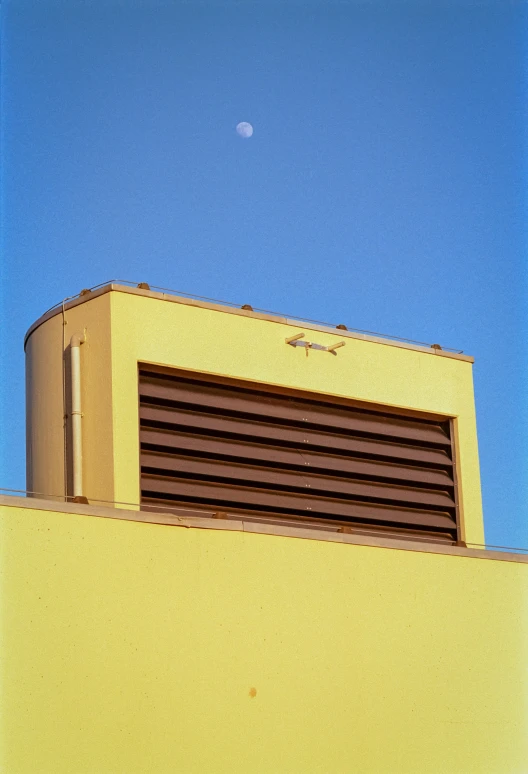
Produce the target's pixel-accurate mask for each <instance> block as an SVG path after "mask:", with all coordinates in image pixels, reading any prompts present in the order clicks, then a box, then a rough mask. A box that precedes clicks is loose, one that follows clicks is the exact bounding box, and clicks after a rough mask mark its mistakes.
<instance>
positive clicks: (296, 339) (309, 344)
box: [285, 333, 346, 357]
mask: <svg viewBox="0 0 528 774" xmlns="http://www.w3.org/2000/svg"><path fill="white" fill-rule="evenodd" d="M304 336H305V334H304V333H297V334H296V335H295V336H290V337H289V338H288V339H285V341H286V344H289V345H290V347H304V348H305V349H306V357H308V353H309V352H310V350H311V349H320V350H322V351H323V352H330V354H332V355H337V352H336V349H339V347H344V346H345V344H346V341H338V342H337V344H331V345H330V346H329V347H325V346H323V345H322V344H316V343H315V341H301V339H304Z"/></svg>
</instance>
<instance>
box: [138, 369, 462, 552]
mask: <svg viewBox="0 0 528 774" xmlns="http://www.w3.org/2000/svg"><path fill="white" fill-rule="evenodd" d="M139 390H140V408H139V414H140V442H141V491H142V505H143V507H154V506H153V504H154V503H155V504H156V507H159V505H160V504H161V505H163V504H166V506H167V508H171V507H176V506H181V507H184V508H185V509H186V510H189V509H191V510H192V509H193V508H194V509H197V510H204V509H205V510H209V511H211V510H213V511H214V510H222V511H226V512H228V513H232V514H233V515H234V516H235V517H236V516H237V515H238V517H239V518H240V517H244V514H246V515H248V516H251V517H252V518H260V519H263V518H264V519H277V518H284V519H294V520H295V519H297V520H298V519H299V518H301V519H303V520H305V521H306V522H312V523H323V524H328V525H334V527H333V528H338V527H339V525H340V524H341V525H349V526H350V527H353V528H358V529H363V530H365V529H367V530H368V531H370V532H372V530H373V531H374V532H375V531H376V530H381V531H382V532H386V531H387V530H388V531H390V532H391V533H392V534H402V535H405V534H407V535H408V536H412V538H413V539H416V537H417V536H420V535H422V536H423V539H424V540H425V539H428V540H430V539H436V540H438V541H441V542H445V541H448V542H454V541H456V540H457V538H458V529H457V510H456V500H455V495H456V491H455V490H456V487H455V483H454V470H453V463H452V459H451V437H450V436H451V433H450V430H451V428H450V422H449V420H444V419H438V420H436V419H425V418H421V417H416V416H410V415H408V414H407V413H405V414H403V412H402V414H401V415H398V414H397V413H394V412H392V411H391V412H390V413H389V412H388V411H383V410H379V411H378V410H373V409H372V407H371V406H370V405H369V406H365V408H363V407H362V406H358V405H357V404H354V405H352V404H351V405H350V406H348V405H346V404H345V403H344V402H343V401H339V402H338V401H337V400H336V401H335V402H333V401H332V399H331V398H327V397H326V396H321V398H320V399H319V396H315V397H314V396H307V397H306V398H304V397H300V396H299V395H298V394H295V395H293V394H290V393H287V392H286V391H285V393H284V394H278V393H277V392H270V393H267V392H266V391H265V390H264V389H263V388H262V386H257V387H255V388H253V387H252V386H249V385H247V384H244V383H240V384H237V383H233V382H227V380H225V381H221V380H218V381H215V382H213V381H212V380H210V379H209V378H207V380H206V379H200V378H192V377H190V376H189V374H181V373H179V372H177V371H175V370H174V371H171V370H169V369H156V368H155V367H151V366H148V367H147V366H143V365H142V366H140V374H139Z"/></svg>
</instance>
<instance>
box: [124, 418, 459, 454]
mask: <svg viewBox="0 0 528 774" xmlns="http://www.w3.org/2000/svg"><path fill="white" fill-rule="evenodd" d="M139 416H140V420H141V422H142V423H145V422H156V423H158V425H165V426H167V428H170V426H171V425H172V426H173V427H174V428H177V427H178V428H183V429H185V430H187V431H188V430H189V429H195V430H197V431H198V432H200V433H202V434H203V433H204V432H210V433H216V434H218V435H221V436H224V437H225V436H226V435H236V436H242V437H244V436H245V437H246V438H247V439H248V440H250V441H254V442H255V441H259V442H267V443H271V444H274V445H278V444H279V443H286V444H290V445H292V446H293V445H295V446H298V447H309V446H311V447H313V448H326V449H328V450H329V451H330V452H332V451H335V452H336V453H339V452H348V453H351V454H359V455H365V456H372V457H374V458H376V457H378V458H379V457H386V458H389V459H395V460H398V461H406V462H413V461H414V462H416V463H418V464H422V465H423V464H427V463H429V464H432V465H437V466H439V467H447V466H449V465H451V460H450V458H449V455H448V453H447V452H446V451H443V450H441V449H422V448H416V447H412V446H406V445H403V444H391V443H386V442H383V441H375V440H367V439H357V438H350V437H346V436H343V435H340V436H339V435H333V434H332V435H330V434H329V433H323V432H317V431H315V430H298V429H294V428H287V427H280V426H273V425H265V424H263V423H254V422H253V423H252V422H249V421H247V420H242V419H233V418H229V419H226V418H224V417H219V416H216V415H210V414H196V413H194V412H190V411H183V410H179V409H172V408H158V407H154V406H148V407H147V406H141V407H140V410H139ZM144 426H147V425H144Z"/></svg>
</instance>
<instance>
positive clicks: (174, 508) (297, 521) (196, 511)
mask: <svg viewBox="0 0 528 774" xmlns="http://www.w3.org/2000/svg"><path fill="white" fill-rule="evenodd" d="M141 510H142V511H148V512H149V513H159V514H163V515H167V514H171V513H172V514H174V515H175V517H177V518H181V517H185V516H190V517H192V516H196V515H200V516H208V517H209V518H210V517H211V516H212V517H214V516H215V515H217V514H218V508H217V507H215V506H211V505H205V504H204V505H200V504H198V505H197V504H195V503H192V504H189V503H188V502H185V501H182V502H178V500H175V499H171V500H170V501H169V500H166V499H156V498H154V497H144V498H143V499H142V501H141ZM222 516H225V517H226V518H229V519H234V520H235V521H236V520H240V521H250V522H251V521H252V522H262V520H263V514H262V513H261V512H258V511H251V510H249V509H248V507H247V506H246V507H244V508H242V509H236V508H228V509H226V510H225V511H222ZM265 520H266V524H275V525H281V526H290V527H291V526H297V527H299V526H302V527H303V528H305V529H313V530H314V531H315V530H321V529H322V530H324V531H325V532H339V531H341V530H342V528H343V527H344V526H345V527H346V528H347V532H348V531H350V533H351V534H353V535H369V536H374V537H385V538H387V537H388V538H398V539H399V540H412V541H420V542H424V543H431V542H434V543H448V544H450V545H452V544H453V543H454V542H455V540H456V537H455V536H454V534H453V531H451V532H440V531H434V530H430V531H428V530H426V529H423V528H420V529H416V528H413V527H406V526H401V525H400V526H397V527H393V526H390V525H386V524H385V525H382V524H375V525H373V524H372V523H368V522H362V521H360V520H355V521H354V522H353V523H352V522H350V521H343V520H339V519H324V520H322V519H316V518H311V519H309V520H308V519H306V517H305V516H295V515H293V514H292V515H288V516H285V515H284V514H281V513H273V512H271V511H266V514H265ZM163 523H165V522H163Z"/></svg>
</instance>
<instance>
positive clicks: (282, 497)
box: [142, 474, 456, 530]
mask: <svg viewBox="0 0 528 774" xmlns="http://www.w3.org/2000/svg"><path fill="white" fill-rule="evenodd" d="M142 496H143V497H147V498H154V499H161V498H163V497H168V498H171V497H173V498H175V499H177V500H180V501H184V500H194V501H197V502H201V503H215V504H218V505H219V506H221V507H223V506H225V507H229V506H237V507H241V508H249V509H251V510H255V509H258V508H259V507H260V508H262V509H268V508H269V509H273V510H274V511H277V512H296V513H298V514H299V515H304V516H315V517H325V516H326V517H329V518H333V519H344V520H350V519H355V518H359V519H365V520H370V521H382V522H383V521H385V522H393V523H398V524H402V525H420V526H421V525H423V524H424V522H426V523H427V526H428V527H429V529H430V528H437V529H441V530H453V529H455V528H456V524H455V521H454V519H453V518H451V517H450V516H449V514H447V513H445V514H444V513H438V512H434V511H423V510H422V511H417V510H414V509H411V508H405V507H396V506H385V505H377V504H371V503H369V504H365V503H352V502H343V501H340V500H336V499H332V500H330V499H325V500H322V499H317V498H314V497H311V496H309V495H306V496H303V495H300V494H291V493H289V492H280V493H275V492H269V491H265V490H261V489H252V490H250V491H248V490H247V489H242V488H239V487H235V486H232V485H228V486H223V485H221V484H218V483H209V482H189V481H182V480H177V481H175V480H170V479H167V478H162V477H160V476H152V475H148V474H143V476H142Z"/></svg>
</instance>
